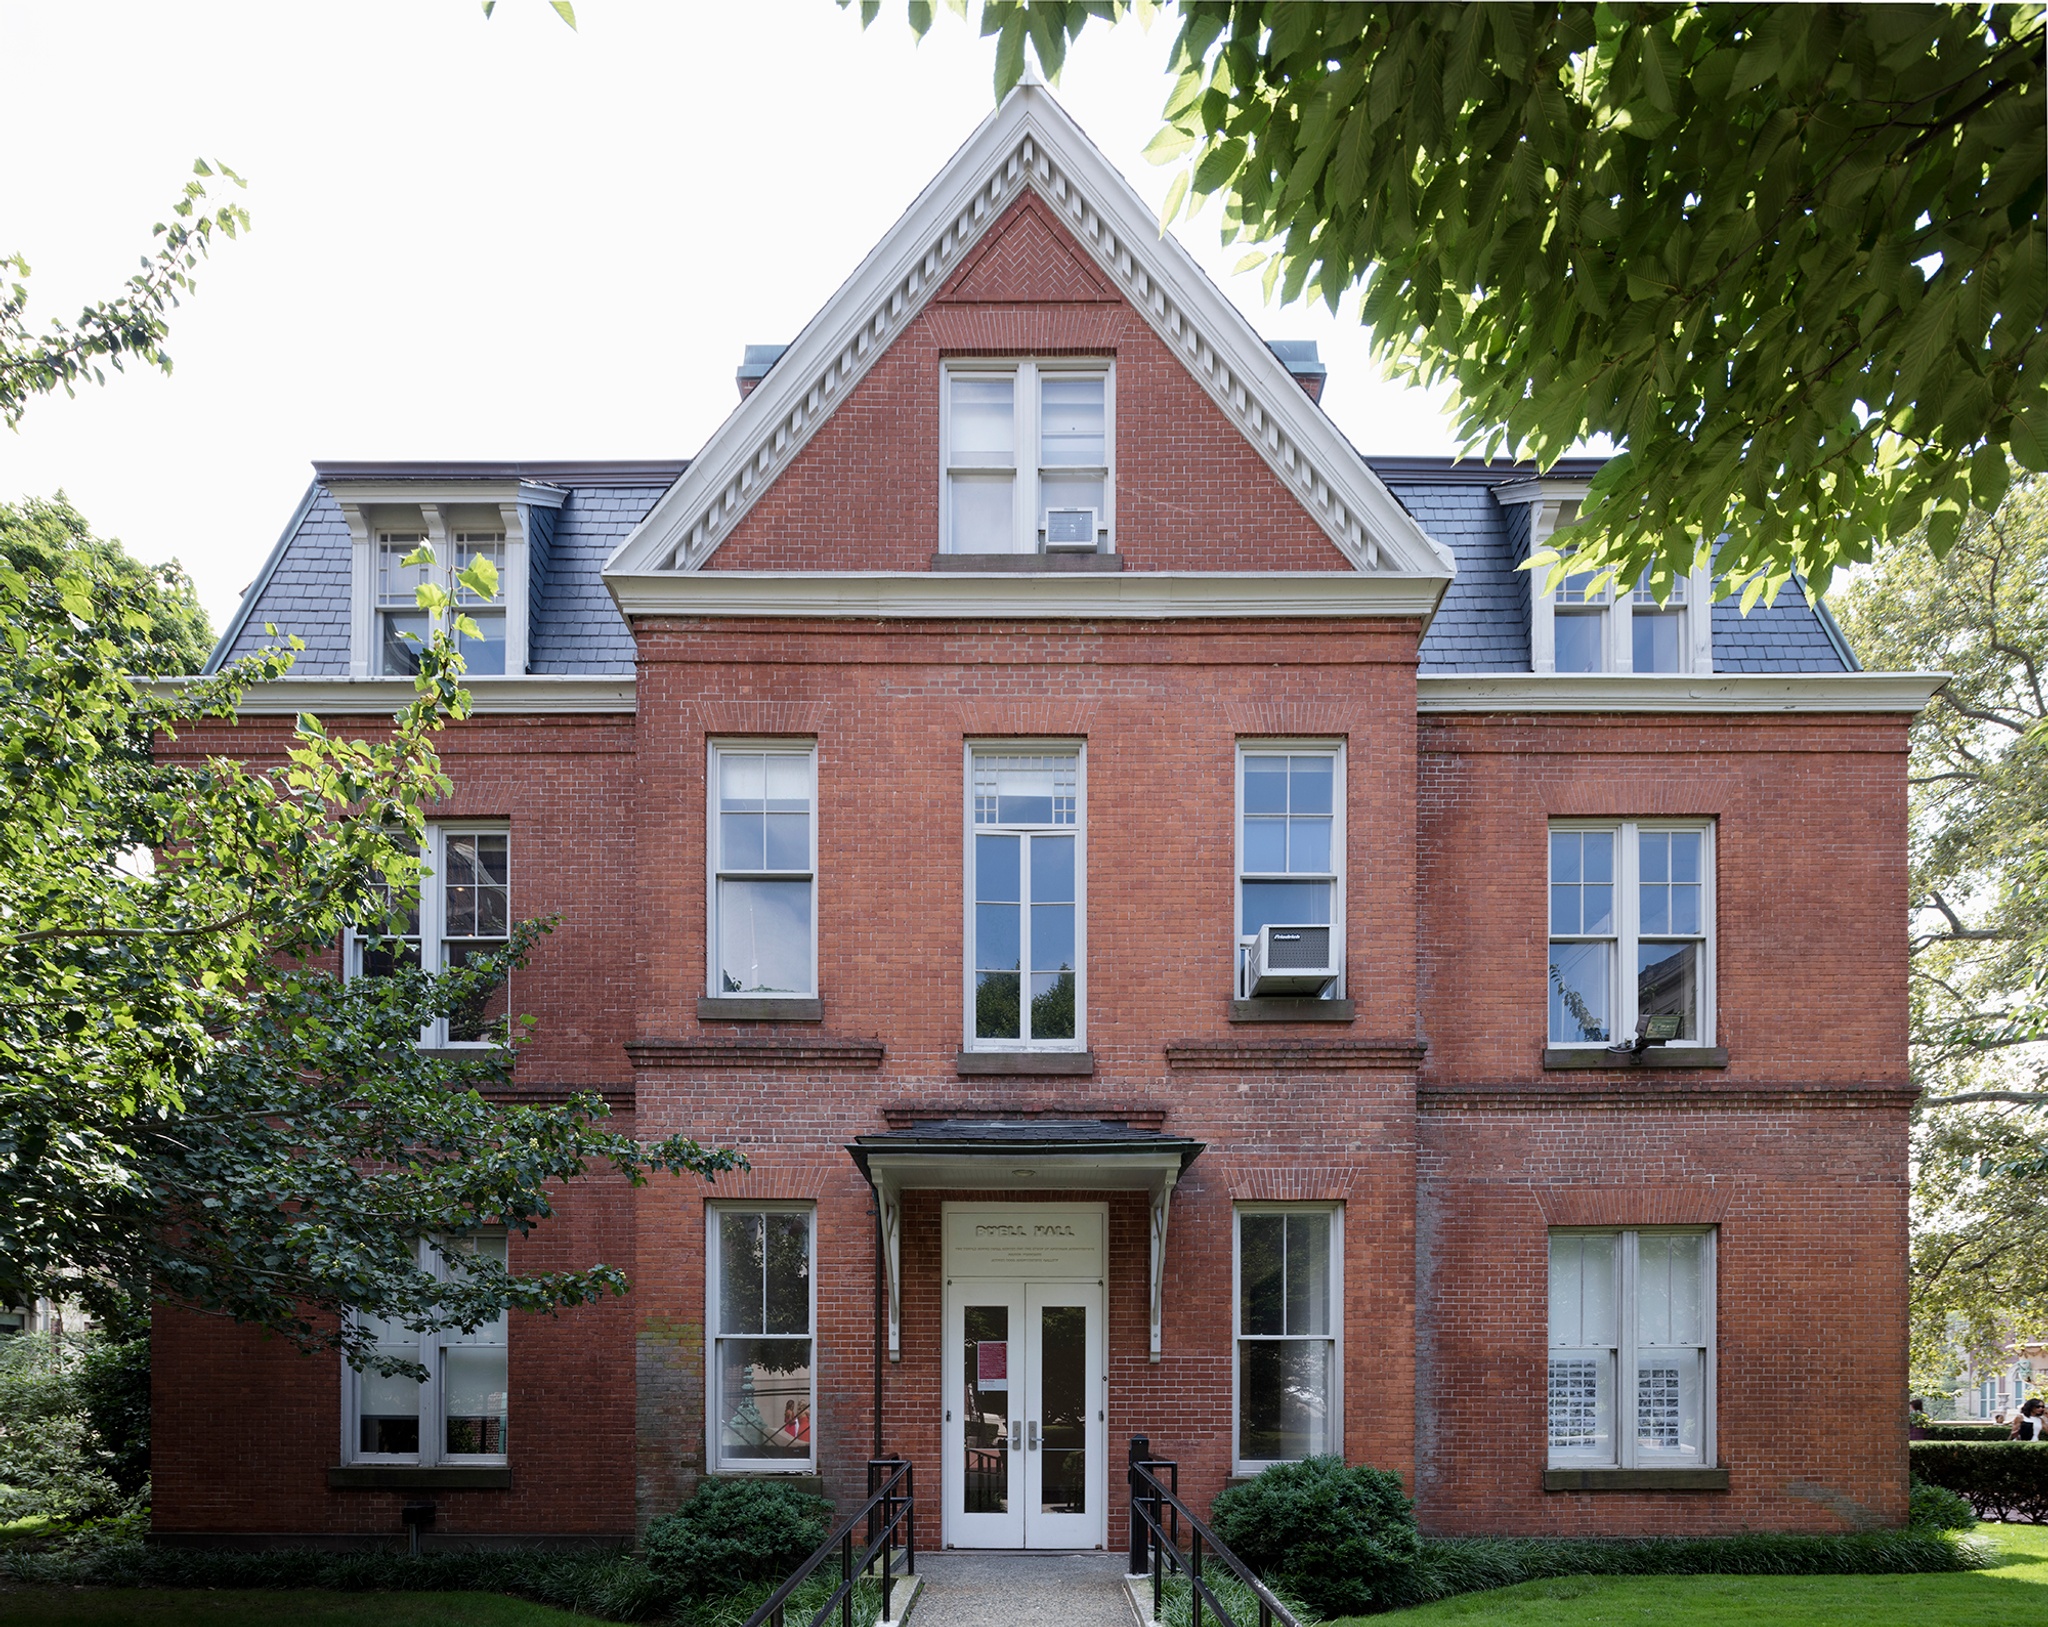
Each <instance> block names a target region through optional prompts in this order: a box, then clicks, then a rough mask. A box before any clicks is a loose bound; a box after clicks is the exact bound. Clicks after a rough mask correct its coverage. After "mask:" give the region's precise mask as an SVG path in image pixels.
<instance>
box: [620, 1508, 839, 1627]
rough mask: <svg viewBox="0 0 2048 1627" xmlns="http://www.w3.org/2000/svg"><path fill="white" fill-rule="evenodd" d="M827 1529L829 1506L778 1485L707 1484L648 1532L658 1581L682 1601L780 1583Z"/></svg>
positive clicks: (647, 1546)
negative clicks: (670, 1586)
mask: <svg viewBox="0 0 2048 1627" xmlns="http://www.w3.org/2000/svg"><path fill="white" fill-rule="evenodd" d="M831 1529H832V1505H831V1504H830V1503H828V1502H826V1501H825V1499H824V1498H822V1497H819V1496H816V1495H814V1494H813V1493H811V1492H807V1491H803V1490H800V1489H799V1488H797V1487H795V1486H792V1485H790V1484H789V1483H788V1482H787V1481H782V1480H707V1481H705V1482H704V1483H703V1484H702V1485H701V1486H699V1487H698V1488H697V1495H696V1496H694V1497H692V1498H691V1499H690V1500H689V1501H688V1502H687V1503H685V1504H684V1505H683V1506H682V1507H681V1508H680V1509H678V1510H677V1511H676V1512H675V1513H673V1514H667V1515H664V1516H662V1518H660V1519H658V1520H656V1521H655V1522H654V1523H653V1524H652V1525H650V1526H648V1528H647V1538H646V1541H645V1543H644V1545H643V1546H644V1550H645V1552H646V1555H647V1563H648V1565H649V1566H650V1567H652V1569H653V1570H654V1573H655V1574H656V1575H657V1576H660V1577H662V1578H663V1579H664V1580H666V1581H668V1582H670V1583H671V1584H673V1585H674V1586H675V1587H677V1588H678V1589H680V1590H681V1591H682V1593H683V1594H684V1595H685V1596H686V1597H691V1598H704V1597H707V1596H709V1595H711V1594H724V1593H733V1592H736V1591H738V1590H739V1589H740V1588H742V1587H745V1586H746V1585H747V1584H748V1583H751V1582H780V1581H782V1580H783V1579H784V1578H785V1577H787V1576H788V1575H789V1573H790V1572H791V1571H793V1570H795V1569H796V1568H797V1566H799V1565H801V1564H802V1563H803V1562H804V1561H805V1560H806V1559H808V1558H810V1556H811V1552H812V1550H813V1549H815V1548H816V1547H817V1546H818V1544H819V1543H821V1542H823V1541H824V1540H825V1538H826V1536H827V1535H828V1534H829V1533H830V1531H831Z"/></svg>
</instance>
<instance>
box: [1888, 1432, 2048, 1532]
mask: <svg viewBox="0 0 2048 1627" xmlns="http://www.w3.org/2000/svg"><path fill="white" fill-rule="evenodd" d="M1907 1449H1908V1450H1909V1451H1910V1452H1911V1454H1912V1459H1913V1473H1914V1475H1915V1476H1916V1477H1918V1478H1919V1479H1921V1480H1924V1481H1926V1482H1927V1483H1928V1484H1929V1485H1930V1486H1945V1487H1947V1488H1948V1489H1949V1490H1950V1491H1953V1492H1958V1493H1960V1494H1961V1495H1963V1496H1964V1497H1967V1498H1968V1499H1969V1500H1970V1506H1971V1507H1972V1508H1974V1509H1975V1510H1976V1511H1977V1517H1978V1518H1979V1519H1981V1520H2022V1521H2026V1522H2029V1523H2032V1524H2036V1525H2039V1524H2043V1523H2048V1445H2043V1444H2041V1443H2040V1442H2037V1441H1912V1442H1910V1443H1908V1448H1907Z"/></svg>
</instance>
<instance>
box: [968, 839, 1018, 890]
mask: <svg viewBox="0 0 2048 1627" xmlns="http://www.w3.org/2000/svg"><path fill="white" fill-rule="evenodd" d="M1023 844H1024V839H1023V837H1021V836H977V837H975V839H974V896H975V897H976V898H977V899H983V900H987V901H989V902H992V903H1020V902H1022V900H1023V897H1024V894H1023V892H1022V890H1021V889H1022V886H1023V866H1022V863H1021V859H1022V854H1021V851H1020V850H1021V848H1022V847H1023Z"/></svg>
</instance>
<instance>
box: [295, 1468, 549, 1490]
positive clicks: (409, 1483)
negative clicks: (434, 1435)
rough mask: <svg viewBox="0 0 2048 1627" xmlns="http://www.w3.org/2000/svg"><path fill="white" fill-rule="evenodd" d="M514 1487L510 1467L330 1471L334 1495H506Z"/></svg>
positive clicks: (329, 1478) (328, 1473)
mask: <svg viewBox="0 0 2048 1627" xmlns="http://www.w3.org/2000/svg"><path fill="white" fill-rule="evenodd" d="M511 1484H512V1470H511V1468H510V1466H509V1465H508V1466H506V1467H504V1468H484V1467H476V1466H470V1465H459V1464H437V1465H435V1466H434V1467H432V1468H428V1469H421V1468H416V1467H414V1466H413V1465H411V1464H408V1463H344V1464H341V1465H339V1466H338V1467H336V1468H332V1469H329V1470H328V1471H327V1485H328V1488H329V1489H330V1490H332V1491H502V1490H505V1489H507V1488H508V1487H510V1486H511Z"/></svg>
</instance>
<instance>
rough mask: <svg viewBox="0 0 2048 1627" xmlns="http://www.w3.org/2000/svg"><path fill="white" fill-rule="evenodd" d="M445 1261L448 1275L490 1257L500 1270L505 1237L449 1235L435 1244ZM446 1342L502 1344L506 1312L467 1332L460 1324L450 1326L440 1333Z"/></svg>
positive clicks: (457, 1274) (464, 1271) (453, 1275)
mask: <svg viewBox="0 0 2048 1627" xmlns="http://www.w3.org/2000/svg"><path fill="white" fill-rule="evenodd" d="M436 1252H438V1253H439V1254H440V1255H441V1257H442V1259H443V1260H444V1261H445V1262H446V1264H445V1269H446V1271H447V1274H448V1276H449V1277H450V1278H451V1279H452V1278H457V1277H461V1276H464V1275H466V1274H467V1273H468V1270H469V1265H470V1262H471V1261H474V1260H487V1261H489V1262H490V1263H492V1264H493V1265H495V1266H497V1267H498V1268H499V1269H500V1270H501V1271H502V1270H503V1269H504V1267H505V1239H504V1238H503V1237H498V1236H483V1237H456V1238H449V1239H447V1240H445V1241H443V1242H441V1243H438V1244H437V1245H436ZM438 1337H439V1338H440V1340H441V1342H442V1343H443V1344H444V1345H502V1344H503V1343H504V1342H505V1313H504V1312H503V1311H500V1312H499V1313H498V1314H497V1315H496V1316H495V1317H493V1318H492V1319H491V1320H490V1321H488V1322H483V1323H479V1324H478V1325H477V1326H476V1327H475V1328H473V1329H471V1330H470V1331H469V1332H467V1333H465V1332H463V1331H462V1329H460V1328H448V1329H446V1330H445V1331H443V1332H442V1333H441V1334H440V1335H439V1336H438Z"/></svg>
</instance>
